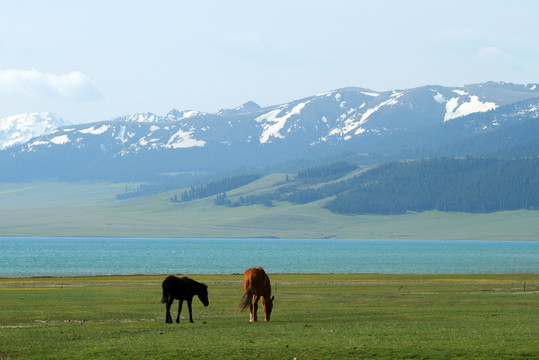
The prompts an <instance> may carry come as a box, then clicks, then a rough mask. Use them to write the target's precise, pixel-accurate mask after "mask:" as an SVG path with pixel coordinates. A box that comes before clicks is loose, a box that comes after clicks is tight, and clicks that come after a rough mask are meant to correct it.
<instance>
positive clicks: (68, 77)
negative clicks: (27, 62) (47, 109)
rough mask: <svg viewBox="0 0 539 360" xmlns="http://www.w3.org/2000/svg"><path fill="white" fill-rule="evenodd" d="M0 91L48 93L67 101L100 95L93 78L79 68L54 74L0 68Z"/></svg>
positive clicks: (46, 94) (85, 99) (22, 93)
mask: <svg viewBox="0 0 539 360" xmlns="http://www.w3.org/2000/svg"><path fill="white" fill-rule="evenodd" d="M0 94H9V95H16V96H17V95H23V96H28V97H37V98H41V97H48V98H55V99H58V100H68V101H88V100H96V99H100V98H101V94H100V92H99V90H98V89H97V87H96V84H95V82H94V81H93V80H92V79H90V78H89V77H88V76H87V75H85V74H83V73H81V72H79V71H72V72H70V73H68V74H61V75H56V74H51V73H43V72H40V71H37V70H35V69H32V70H15V69H7V70H0Z"/></svg>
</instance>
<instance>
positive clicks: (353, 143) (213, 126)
mask: <svg viewBox="0 0 539 360" xmlns="http://www.w3.org/2000/svg"><path fill="white" fill-rule="evenodd" d="M512 105H514V106H512ZM538 108H539V87H538V86H537V84H526V85H522V84H520V85H519V84H511V83H503V82H488V83H483V84H472V85H466V86H462V87H443V86H438V85H427V86H422V87H418V88H413V89H407V90H391V91H385V92H377V91H372V90H369V89H364V88H359V87H348V88H342V89H337V90H332V91H328V92H325V93H321V94H317V95H313V96H310V97H305V98H302V99H298V100H294V101H291V102H289V103H285V104H280V105H273V106H267V107H260V106H259V105H258V104H256V103H254V102H247V103H244V104H243V105H241V106H239V107H237V108H235V109H223V110H220V111H219V112H217V113H204V112H199V111H192V110H176V109H173V110H171V111H170V112H169V113H167V114H166V115H164V116H162V115H156V114H153V113H140V114H132V115H126V116H121V117H117V118H114V119H111V120H107V121H98V122H92V123H88V124H76V125H74V124H70V125H68V126H62V127H58V128H56V129H53V130H51V131H49V132H47V133H44V134H41V135H39V136H36V137H33V138H32V139H30V140H28V141H27V142H23V143H20V144H18V145H14V146H10V147H9V148H7V149H4V150H3V151H0V165H3V166H7V167H8V168H10V170H13V171H12V172H10V173H13V174H14V176H17V173H18V174H19V175H22V173H23V172H24V171H21V170H20V169H18V168H17V166H16V164H19V165H20V164H23V165H24V164H25V165H26V166H34V165H35V162H36V161H38V160H37V159H39V161H40V162H43V161H45V163H43V164H42V163H40V164H39V166H40V167H41V168H42V170H41V174H40V175H38V174H36V173H35V172H34V174H31V171H26V174H25V175H24V176H25V177H30V178H35V177H36V176H38V177H39V176H47V177H53V178H57V177H60V178H61V177H62V176H65V175H66V174H67V173H70V174H73V173H74V169H79V168H82V167H84V166H86V168H87V169H86V170H85V171H83V173H85V174H86V175H85V176H89V175H88V174H89V173H90V172H91V170H90V169H89V168H88V167H89V166H90V164H91V166H92V167H94V168H95V169H96V173H100V174H103V176H105V173H106V172H107V171H109V170H111V174H110V177H111V178H117V177H118V176H121V174H120V172H121V171H123V172H125V173H126V174H127V173H132V174H133V173H135V172H138V175H137V176H141V174H144V173H146V174H148V175H156V174H160V173H164V172H193V171H194V172H208V171H209V172H221V171H225V170H226V169H231V168H234V167H240V166H255V167H256V166H265V165H269V164H271V163H276V162H282V161H290V160H293V159H294V158H301V157H306V158H313V157H318V156H326V155H330V154H337V153H339V152H347V151H350V152H353V153H380V154H383V153H386V154H389V152H391V154H392V155H391V156H392V157H397V158H398V157H399V156H404V155H405V154H406V155H407V156H408V155H409V154H410V153H413V151H412V152H411V150H412V149H413V147H414V146H416V147H418V145H419V144H421V147H420V148H419V147H418V148H417V149H416V151H415V153H416V154H420V153H421V154H423V156H432V155H433V154H436V153H439V152H440V150H439V149H437V147H440V146H442V145H444V146H447V145H448V144H449V143H450V142H448V141H447V140H446V138H447V139H449V138H450V139H452V140H453V141H454V142H455V144H457V143H458V141H463V140H464V139H466V138H468V139H470V138H473V137H475V136H480V135H482V134H486V133H489V132H496V131H502V132H503V131H504V129H505V128H506V127H509V126H517V127H518V126H520V125H519V124H523V123H525V122H526V120H529V121H531V123H529V124H528V125H530V124H531V125H530V126H532V129H534V128H535V127H536V125H537V124H536V123H537V121H532V120H534V119H537V118H538V111H537V109H538ZM517 132H518V131H517ZM534 134H535V133H534V131H532V132H531V134H530V135H532V136H531V137H530V135H528V136H526V139H525V140H526V141H528V142H529V141H532V143H533V141H534V139H535V138H534V137H533V136H535V135H534ZM429 137H433V138H437V139H438V140H439V141H438V142H439V143H438V144H437V143H433V141H431V140H430V139H429ZM517 140H518V139H517ZM470 141H473V140H470ZM518 145H519V142H518V141H513V143H511V146H518ZM455 146H456V145H455ZM492 146H493V145H492ZM487 147H488V146H487ZM498 150H499V149H498ZM458 152H459V151H458V149H454V150H451V151H449V150H447V151H446V153H447V156H451V155H452V153H458ZM489 152H492V151H490V150H489V149H487V148H486V147H485V146H483V147H482V148H481V150H480V151H479V155H481V154H482V153H489ZM531 152H532V153H537V149H535V148H531ZM459 155H460V154H459ZM10 159H15V160H16V161H15V160H13V161H11V160H10ZM60 159H61V160H60ZM47 161H49V163H50V166H49V167H48V168H47V166H46V162H47ZM62 162H64V163H65V164H64V165H62ZM135 163H136V164H137V165H136V166H138V167H139V168H140V169H138V170H135V169H133V166H135V165H133V164H135ZM32 164H34V165H32ZM111 167H112V168H113V169H111ZM120 169H121V170H120ZM75 172H76V171H75ZM79 176H81V175H79ZM75 177H77V176H75ZM6 178H7V176H4V177H3V179H4V180H5V179H6ZM0 180H2V177H0Z"/></svg>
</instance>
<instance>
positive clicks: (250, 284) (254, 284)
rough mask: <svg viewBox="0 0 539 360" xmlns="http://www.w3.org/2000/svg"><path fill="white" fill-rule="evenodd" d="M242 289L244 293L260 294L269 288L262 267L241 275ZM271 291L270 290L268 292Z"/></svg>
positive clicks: (248, 270) (266, 276)
mask: <svg viewBox="0 0 539 360" xmlns="http://www.w3.org/2000/svg"><path fill="white" fill-rule="evenodd" d="M243 287H244V289H245V292H251V293H254V294H262V293H265V292H267V291H268V289H271V288H270V281H269V277H268V275H267V274H266V272H265V271H264V269H263V268H262V267H257V268H251V269H247V270H246V271H245V274H244V275H243ZM270 291H271V290H270Z"/></svg>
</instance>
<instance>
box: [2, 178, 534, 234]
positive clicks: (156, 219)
mask: <svg viewBox="0 0 539 360" xmlns="http://www.w3.org/2000/svg"><path fill="white" fill-rule="evenodd" d="M283 176H284V175H282V176H281V177H283ZM281 177H279V175H273V176H270V177H266V178H262V179H261V180H259V181H258V182H256V183H254V184H249V185H247V186H245V187H243V188H239V189H236V190H234V191H231V192H229V193H227V194H228V197H229V198H233V197H238V196H246V195H249V194H256V193H258V192H259V191H261V190H263V189H267V188H271V187H272V186H276V184H278V183H279V181H282V179H281ZM124 187H125V184H105V183H56V182H51V183H28V184H0V235H2V236H120V237H122V236H134V237H279V238H332V237H333V238H353V239H380V238H384V239H391V238H394V239H432V240H436V239H466V240H476V239H478V240H539V211H526V210H519V211H509V212H497V213H491V214H467V213H442V212H436V211H430V212H423V213H409V214H404V215H354V216H345V215H337V214H333V213H331V212H329V211H327V210H325V209H323V208H322V207H321V205H322V202H323V201H324V200H321V201H318V202H313V203H309V204H305V205H292V204H290V203H286V202H282V203H275V206H273V207H265V206H261V205H255V206H244V207H237V208H227V207H222V206H215V205H214V197H209V198H206V199H200V200H196V201H192V202H188V203H172V202H171V201H170V198H171V197H173V196H174V195H178V194H181V192H182V191H183V190H182V189H178V190H176V191H171V192H167V193H162V194H158V195H153V196H147V197H144V198H136V199H131V200H124V201H120V200H116V198H115V195H116V194H119V193H121V192H123V191H124Z"/></svg>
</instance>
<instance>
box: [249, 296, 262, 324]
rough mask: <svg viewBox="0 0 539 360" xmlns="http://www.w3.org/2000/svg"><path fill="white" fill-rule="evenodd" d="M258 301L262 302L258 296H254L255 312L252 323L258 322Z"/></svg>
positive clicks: (253, 312)
mask: <svg viewBox="0 0 539 360" xmlns="http://www.w3.org/2000/svg"><path fill="white" fill-rule="evenodd" d="M258 300H260V298H259V297H258V295H253V311H252V319H251V321H258V316H257V314H256V312H257V311H258Z"/></svg>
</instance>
